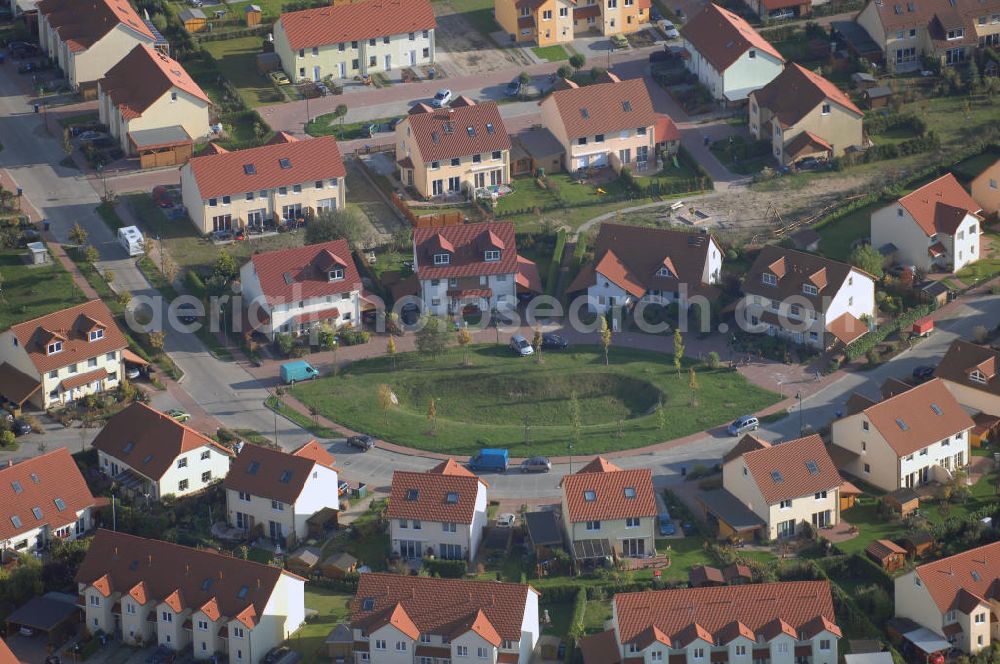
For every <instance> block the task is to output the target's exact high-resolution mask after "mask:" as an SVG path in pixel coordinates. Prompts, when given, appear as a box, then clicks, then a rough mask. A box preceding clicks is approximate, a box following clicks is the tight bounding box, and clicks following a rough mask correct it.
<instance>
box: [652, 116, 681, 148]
mask: <svg viewBox="0 0 1000 664" xmlns="http://www.w3.org/2000/svg"><path fill="white" fill-rule="evenodd" d="M653 136H654V137H655V140H656V142H657V143H668V142H670V141H679V140H681V131H680V129H678V128H677V124H676V123H674V121H673V119H672V118H671V117H670V116H669V115H667V114H665V113H657V114H656V124H655V125H653Z"/></svg>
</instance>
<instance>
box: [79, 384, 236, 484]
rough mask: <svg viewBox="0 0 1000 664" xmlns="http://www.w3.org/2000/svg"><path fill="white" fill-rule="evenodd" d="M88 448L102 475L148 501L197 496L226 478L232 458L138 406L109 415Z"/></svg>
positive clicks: (222, 449)
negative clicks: (213, 483) (95, 451)
mask: <svg viewBox="0 0 1000 664" xmlns="http://www.w3.org/2000/svg"><path fill="white" fill-rule="evenodd" d="M92 445H93V447H94V449H96V450H97V463H98V467H99V468H100V469H101V472H103V473H104V474H105V475H107V476H108V477H110V478H111V479H112V480H114V481H115V482H116V483H117V484H118V485H119V486H120V487H121V488H122V490H123V491H125V492H127V493H129V494H131V495H132V496H133V498H139V497H145V498H146V499H147V500H159V499H160V498H162V497H163V496H166V495H174V496H186V495H188V494H192V493H196V492H198V491H201V490H202V489H204V488H206V487H207V486H209V485H210V484H211V483H212V482H215V481H217V480H221V479H222V478H223V477H225V476H226V473H227V472H229V464H230V461H231V460H232V458H233V452H232V450H230V449H229V448H228V447H224V446H223V445H221V444H219V443H217V442H215V441H214V440H213V439H211V438H209V437H208V436H206V435H205V434H203V433H199V432H198V431H195V430H194V429H192V428H191V427H189V426H186V425H184V424H181V423H180V422H178V421H177V420H175V419H174V418H172V417H170V416H169V415H166V414H164V413H161V412H160V411H158V410H155V409H153V408H150V407H149V406H147V405H146V404H144V403H140V402H135V403H133V404H132V405H130V406H129V407H127V408H125V409H124V410H122V411H119V412H118V413H116V414H115V415H113V416H112V417H111V419H109V420H108V422H107V424H105V425H104V428H103V429H101V432H100V433H98V434H97V437H96V438H94V441H93V443H92Z"/></svg>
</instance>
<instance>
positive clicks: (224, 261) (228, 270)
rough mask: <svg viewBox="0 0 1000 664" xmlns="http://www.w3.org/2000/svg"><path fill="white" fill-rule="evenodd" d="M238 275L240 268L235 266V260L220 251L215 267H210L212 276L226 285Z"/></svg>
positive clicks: (224, 251)
mask: <svg viewBox="0 0 1000 664" xmlns="http://www.w3.org/2000/svg"><path fill="white" fill-rule="evenodd" d="M239 273H240V266H239V265H237V264H236V259H235V258H233V256H232V254H230V253H229V252H228V251H226V250H225V249H220V250H219V255H218V257H216V259H215V265H213V266H212V275H213V276H215V277H218V278H219V279H222V280H224V281H225V282H226V283H228V282H230V281H232V280H233V279H235V278H236V275H238V274H239Z"/></svg>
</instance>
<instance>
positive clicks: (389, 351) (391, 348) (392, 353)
mask: <svg viewBox="0 0 1000 664" xmlns="http://www.w3.org/2000/svg"><path fill="white" fill-rule="evenodd" d="M385 354H386V355H388V356H389V357H391V358H392V370H393V371H395V370H396V339H395V338H394V337H392V336H390V337H389V341H387V342H386V344H385Z"/></svg>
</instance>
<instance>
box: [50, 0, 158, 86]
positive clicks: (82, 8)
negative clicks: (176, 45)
mask: <svg viewBox="0 0 1000 664" xmlns="http://www.w3.org/2000/svg"><path fill="white" fill-rule="evenodd" d="M38 40H39V44H40V45H41V47H42V50H43V51H45V53H46V55H48V56H49V57H50V58H52V60H54V61H55V62H56V63H58V65H59V68H60V69H61V70H62V71H63V73H64V74H65V76H66V79H67V80H68V81H69V84H70V87H72V88H73V89H74V90H77V89H79V90H80V91H81V92H83V93H84V94H96V92H97V81H98V80H100V79H101V78H102V77H103V76H104V75H105V74H106V73H107V72H108V70H109V69H111V68H112V67H114V66H115V65H116V64H118V62H119V61H120V60H121V59H122V58H124V57H125V56H126V55H127V54H128V53H129V52H130V51H131V50H132V49H133V48H135V47H136V46H139V45H140V44H145V45H146V46H153V47H157V48H164V49H166V48H168V46H167V43H166V40H164V39H163V37H162V35H160V34H159V33H158V32H157V31H156V29H155V28H154V27H153V26H152V23H147V22H146V21H144V20H143V19H142V18H140V16H139V14H138V13H137V12H136V10H135V9H134V8H133V7H132V5H131V4H129V2H128V0H82V1H80V2H66V1H65V0H41V2H39V3H38ZM90 98H91V99H93V97H90Z"/></svg>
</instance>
